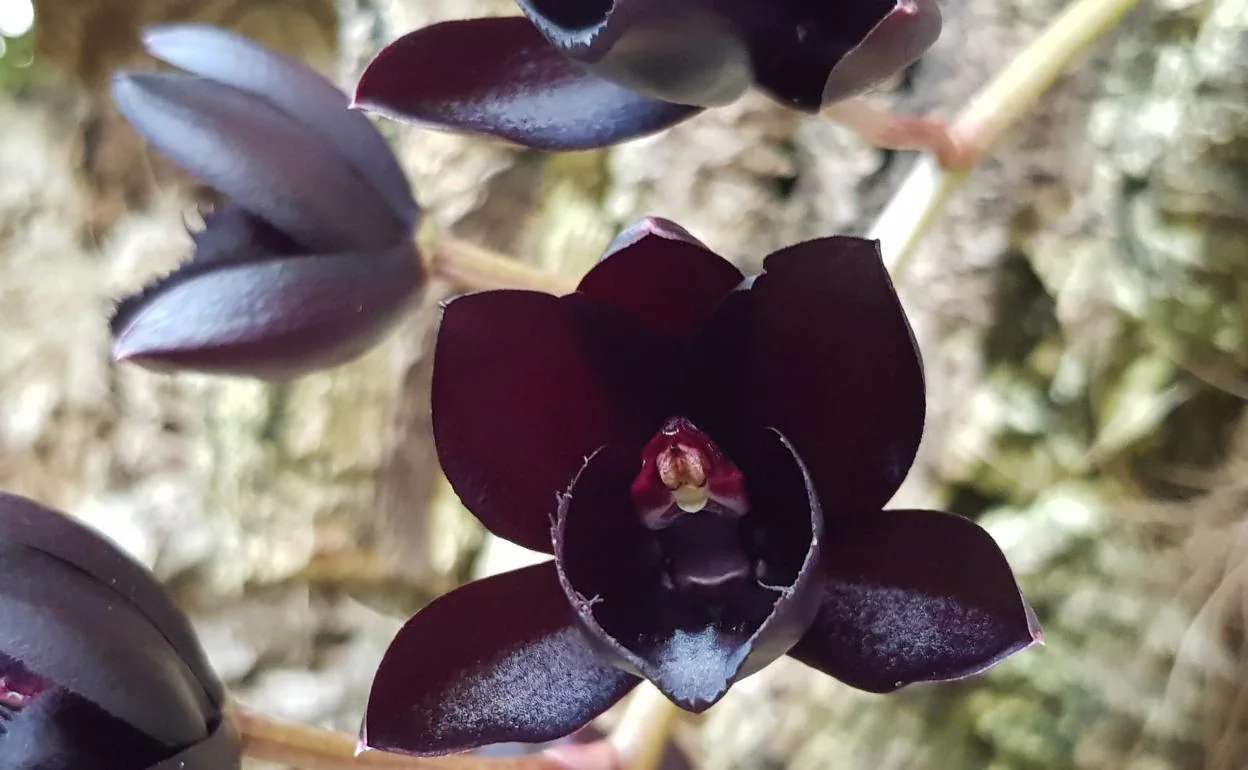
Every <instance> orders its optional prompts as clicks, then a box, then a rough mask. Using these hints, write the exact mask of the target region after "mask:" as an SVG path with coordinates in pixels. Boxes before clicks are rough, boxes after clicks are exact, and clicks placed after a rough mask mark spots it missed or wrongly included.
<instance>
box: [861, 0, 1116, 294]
mask: <svg viewBox="0 0 1248 770" xmlns="http://www.w3.org/2000/svg"><path fill="white" fill-rule="evenodd" d="M1139 2H1140V0H1075V2H1073V3H1072V4H1071V5H1069V6H1068V7H1067V8H1066V10H1064V11H1063V12H1062V14H1061V15H1060V16H1058V17H1057V18H1056V19H1054V20H1053V22H1052V23H1051V24H1050V25H1049V27H1048V28H1047V29H1046V30H1045V31H1044V32H1042V33H1041V34H1040V36H1039V37H1038V38H1036V39H1035V40H1034V41H1032V43H1031V45H1029V46H1027V48H1026V49H1024V50H1023V52H1022V53H1021V54H1019V55H1018V56H1017V57H1016V58H1015V59H1014V60H1013V61H1011V62H1010V63H1009V65H1007V66H1006V68H1005V69H1004V70H1002V71H1001V73H1000V74H999V75H997V77H996V78H994V79H993V80H992V82H990V83H989V84H988V85H987V86H985V87H984V88H983V89H982V90H981V91H980V92H979V93H978V94H976V95H975V97H974V98H972V99H971V101H970V103H969V104H967V106H966V108H965V109H963V110H962V111H961V112H960V113H959V114H958V116H957V118H955V119H954V121H953V124H952V125H951V126H950V129H949V132H950V134H951V137H952V139H953V142H954V143H955V144H956V145H957V146H958V148H959V149H958V152H959V154H960V156H961V157H962V160H963V161H964V163H963V165H966V166H970V165H973V164H974V163H975V162H977V161H978V160H979V159H980V158H981V157H982V156H983V155H984V154H985V153H987V152H988V151H989V150H990V149H991V148H992V146H993V145H994V144H996V142H997V140H998V139H1000V138H1001V135H1002V134H1004V133H1005V131H1006V130H1007V129H1009V128H1011V127H1012V126H1013V125H1014V124H1015V123H1017V122H1018V120H1019V119H1020V118H1021V117H1022V116H1023V115H1024V114H1026V113H1027V111H1028V110H1029V109H1030V108H1031V107H1032V106H1033V105H1034V104H1035V103H1036V100H1037V99H1039V98H1040V95H1041V94H1043V93H1044V92H1045V91H1046V90H1048V88H1049V87H1050V86H1052V85H1053V82H1054V81H1055V80H1057V78H1058V76H1059V75H1060V74H1061V73H1062V72H1063V71H1064V70H1065V69H1066V68H1067V67H1068V66H1070V63H1071V61H1072V60H1073V59H1074V58H1075V57H1076V56H1078V55H1079V54H1081V53H1082V52H1083V51H1084V50H1085V49H1086V48H1087V47H1088V46H1089V45H1091V44H1092V43H1093V42H1094V41H1096V40H1097V39H1098V38H1100V37H1101V36H1102V35H1104V34H1105V33H1106V32H1109V31H1110V30H1111V29H1113V28H1114V26H1115V25H1116V24H1117V23H1118V22H1119V21H1121V20H1122V18H1123V17H1124V16H1126V14H1127V13H1128V12H1130V11H1131V9H1133V8H1134V7H1135V6H1136V5H1138V4H1139ZM966 178H967V172H966V171H946V170H945V169H943V168H941V166H940V164H939V163H938V162H937V161H936V160H935V159H933V158H931V157H923V158H920V159H919V161H918V162H917V163H916V164H915V166H914V168H913V169H912V170H911V171H910V174H909V176H907V177H906V179H905V181H904V182H903V183H902V185H901V187H900V188H898V190H897V193H896V194H895V195H894V196H893V198H892V199H891V200H890V201H889V202H888V205H887V206H885V207H884V211H883V212H882V213H881V214H880V216H879V218H878V219H876V221H875V225H874V226H873V227H872V228H871V230H870V232H868V234H867V237H868V238H873V239H878V240H879V241H880V247H881V249H882V250H883V252H884V260H885V263H886V264H887V265H888V268H889V271H890V272H892V273H893V275H894V276H897V275H898V274H899V272H900V271H902V270H904V269H905V262H906V260H907V258H908V257H909V255H910V253H911V252H912V251H913V249H914V246H915V244H916V243H918V240H919V238H920V237H922V235H923V233H924V232H925V231H926V230H927V226H928V225H929V224H931V222H932V221H933V220H934V219H935V218H936V215H937V214H938V213H939V212H940V210H941V208H942V207H943V206H944V204H945V202H946V201H947V200H948V199H949V196H950V195H951V194H952V193H953V191H954V190H955V189H957V188H958V186H959V185H961V184H962V182H964V181H965V180H966Z"/></svg>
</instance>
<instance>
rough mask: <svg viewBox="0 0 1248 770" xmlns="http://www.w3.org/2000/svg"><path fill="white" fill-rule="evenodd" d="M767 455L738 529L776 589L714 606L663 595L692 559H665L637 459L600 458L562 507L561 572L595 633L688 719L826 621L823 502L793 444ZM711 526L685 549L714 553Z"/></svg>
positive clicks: (752, 468)
mask: <svg viewBox="0 0 1248 770" xmlns="http://www.w3.org/2000/svg"><path fill="white" fill-rule="evenodd" d="M757 447H758V451H757V453H756V454H755V455H754V456H752V457H749V458H748V459H747V460H746V462H744V463H743V466H742V467H743V469H744V470H745V472H746V480H747V484H749V485H750V499H751V504H752V508H751V511H750V513H748V514H747V515H746V516H745V517H744V518H742V519H740V520H739V521H734V522H731V526H732V527H734V528H736V531H737V538H736V543H735V544H736V545H738V546H740V547H742V548H743V549H744V550H745V553H746V554H747V555H748V556H749V557H751V558H762V559H763V560H764V562H765V564H766V568H765V569H763V570H761V571H762V572H763V573H764V577H765V578H766V582H767V586H764V585H761V584H759V583H757V582H755V581H754V580H753V579H752V578H747V579H746V580H744V581H740V582H738V583H734V584H732V585H731V586H728V587H724V588H722V589H716V595H715V596H714V598H713V599H711V600H709V601H708V600H707V598H706V597H703V596H700V595H696V596H695V595H689V594H686V593H683V592H681V591H673V590H671V589H670V588H667V587H664V579H663V572H664V570H665V568H666V566H665V565H666V564H667V563H668V560H671V559H677V560H678V559H680V558H681V557H682V556H684V555H686V554H685V553H682V552H677V551H673V550H668V551H667V552H666V553H665V551H664V548H665V546H664V544H663V542H662V541H659V540H656V537H655V534H654V533H652V532H650V531H649V530H647V529H646V528H645V527H644V526H642V524H641V522H640V521H639V519H638V517H637V514H636V512H635V511H634V510H633V507H632V504H631V502H630V500H629V497H628V484H629V482H630V481H631V479H632V476H633V475H635V474H636V461H635V459H634V458H632V457H631V456H630V453H627V452H618V451H615V450H614V449H610V448H609V449H604V450H602V451H600V452H598V453H597V454H595V455H594V456H593V457H591V458H590V459H589V460H588V461H587V462H586V464H585V467H584V469H583V470H582V471H581V473H580V474H579V475H578V476H577V478H576V481H575V482H574V483H573V485H572V487H571V488H570V489H569V490H568V493H567V494H566V495H565V496H564V497H563V499H562V500H561V502H560V506H559V519H558V522H557V524H556V562H557V564H558V565H559V569H560V578H561V581H562V583H563V587H564V590H565V591H566V592H567V594H568V599H569V600H570V601H571V602H572V604H573V606H575V607H576V609H577V614H578V617H579V618H580V620H581V622H582V624H583V627H584V629H585V632H586V633H587V634H588V635H589V636H590V637H591V638H593V639H594V640H596V642H597V643H598V645H599V647H600V649H601V650H602V653H603V654H604V655H609V656H611V658H612V659H614V660H615V661H616V663H617V665H620V666H622V667H623V668H625V669H627V670H629V671H632V672H635V673H638V674H640V675H642V676H645V677H646V678H647V679H649V680H650V681H652V682H653V683H654V684H655V685H656V686H657V687H658V688H659V690H661V691H662V692H663V694H664V695H666V696H667V697H668V698H670V699H671V700H672V701H673V702H674V703H676V704H677V705H679V706H680V707H682V708H684V709H687V710H691V711H702V710H704V709H706V708H708V707H710V706H711V705H713V704H714V703H715V702H717V701H718V700H719V699H720V698H722V697H723V695H724V694H725V693H726V692H727V691H728V688H729V687H730V686H731V685H732V683H733V682H735V681H737V680H739V679H741V678H742V677H744V676H748V675H749V674H751V673H753V672H755V671H757V670H758V669H760V668H762V667H763V666H765V665H767V664H768V663H770V662H772V661H773V660H775V659H776V658H777V657H779V656H780V655H783V654H784V653H785V652H786V651H788V650H789V648H790V647H791V646H792V645H793V644H794V643H796V641H797V640H798V639H799V638H800V637H801V636H802V635H803V634H804V633H805V631H806V629H807V627H808V626H809V624H810V622H811V620H812V618H813V617H814V615H815V612H816V611H817V610H818V606H819V605H818V601H819V593H818V591H819V586H820V580H819V577H820V572H819V568H818V563H819V558H820V557H819V554H820V533H821V527H822V514H821V512H820V511H819V503H818V500H817V499H816V498H815V496H814V492H813V488H812V487H811V485H810V480H809V477H808V476H806V474H805V471H804V469H803V468H802V465H801V461H800V460H799V459H798V458H797V457H796V456H795V455H794V454H793V453H792V451H791V448H790V447H789V446H788V444H787V442H785V441H784V439H783V438H782V437H780V436H779V435H778V434H775V433H774V432H768V433H767V434H766V435H765V436H764V437H762V438H761V439H760V440H759V442H758V444H757ZM697 515H699V514H694V516H697ZM706 516H709V517H711V518H710V519H703V520H701V521H699V520H696V519H691V521H692V523H693V527H695V528H699V529H697V530H690V532H689V534H690V535H692V536H694V537H693V538H682V539H684V540H685V541H686V542H685V543H682V544H681V545H698V541H699V540H700V541H701V544H702V545H705V543H706V542H707V538H705V537H702V538H698V537H696V536H697V535H699V534H712V535H714V536H715V539H716V540H720V539H721V538H722V537H723V534H724V533H723V531H722V524H721V522H720V521H718V520H717V517H715V515H714V514H706ZM707 525H709V526H710V527H711V529H706V527H707Z"/></svg>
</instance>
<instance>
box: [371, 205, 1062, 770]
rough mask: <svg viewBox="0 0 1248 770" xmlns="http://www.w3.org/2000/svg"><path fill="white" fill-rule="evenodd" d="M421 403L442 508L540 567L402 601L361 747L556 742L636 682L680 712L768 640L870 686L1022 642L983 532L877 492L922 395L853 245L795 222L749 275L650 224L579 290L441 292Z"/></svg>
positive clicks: (921, 407)
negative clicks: (466, 515)
mask: <svg viewBox="0 0 1248 770" xmlns="http://www.w3.org/2000/svg"><path fill="white" fill-rule="evenodd" d="M432 398H433V429H434V437H435V441H436V444H437V451H438V457H439V459H440V461H441V463H442V467H443V468H444V470H445V472H446V475H447V477H448V478H449V480H450V482H451V484H452V486H453V487H454V489H455V491H456V492H457V494H458V495H459V497H460V499H461V500H462V501H463V503H464V504H465V505H466V506H467V507H468V509H469V510H470V511H472V512H473V513H474V514H475V515H476V516H477V518H478V519H480V521H481V522H482V523H483V524H484V525H485V526H486V527H487V528H489V529H490V530H491V531H492V532H494V533H495V534H496V535H498V536H500V537H503V538H506V539H507V540H510V541H512V542H515V543H518V544H520V545H522V546H525V547H527V548H531V549H535V550H538V551H542V552H545V553H550V554H553V555H554V560H553V561H549V562H546V563H543V564H539V565H537V566H532V567H528V568H525V569H520V570H516V571H513V572H509V573H504V574H501V575H498V576H495V577H491V578H487V579H484V580H479V581H476V582H473V583H469V584H467V585H465V586H463V587H461V588H459V589H457V590H455V591H453V592H451V593H449V594H447V595H445V596H443V597H441V598H439V599H437V600H436V601H434V602H433V603H432V604H430V605H429V606H428V607H426V608H425V609H424V610H422V611H421V612H419V613H418V614H416V615H415V616H414V617H413V618H412V619H411V620H410V621H409V622H408V623H407V625H406V626H405V627H404V628H403V630H402V631H401V632H400V633H399V635H398V636H397V637H396V639H395V640H394V642H393V643H392V644H391V647H390V649H389V651H388V652H387V654H386V656H385V659H384V660H383V662H382V664H381V666H380V668H379V670H378V673H377V676H376V678H375V680H374V682H373V689H372V694H371V697H370V701H369V706H368V712H367V716H366V719H365V724H364V730H363V735H362V742H363V743H364V744H365V745H367V746H370V747H374V748H379V749H386V750H391V751H400V752H408V753H414V754H438V753H445V752H452V751H460V750H464V749H467V748H471V747H474V746H479V745H483V744H489V743H495V742H500V741H534V742H536V741H544V740H550V739H551V738H554V737H557V736H560V735H564V734H567V733H569V732H571V731H573V730H575V729H577V728H578V727H580V726H581V725H584V724H585V723H586V722H588V721H589V720H590V719H592V718H593V717H594V716H596V715H597V714H599V713H601V712H602V711H603V710H605V709H606V708H608V707H609V706H610V705H612V704H613V703H615V702H616V701H617V700H618V699H619V698H621V697H622V696H623V695H624V694H625V693H626V692H628V691H629V690H630V689H631V688H632V687H633V686H634V685H636V684H637V683H638V682H639V681H640V678H642V677H644V678H645V679H648V680H650V681H651V682H653V683H654V684H655V685H656V686H657V687H658V688H659V689H660V690H661V691H662V692H663V693H664V694H665V695H666V696H667V697H668V698H669V699H671V700H672V701H673V702H674V703H676V704H677V705H679V706H681V707H683V708H685V709H688V710H691V711H701V710H703V709H705V708H707V707H709V706H710V705H712V704H713V703H715V702H716V701H718V700H719V699H720V698H721V697H723V695H724V693H725V692H727V690H728V688H729V687H730V686H731V685H732V684H733V683H734V682H736V681H737V680H739V679H741V678H742V677H745V676H748V675H750V674H751V673H753V672H755V671H758V670H759V669H760V668H762V667H763V666H766V665H767V664H769V663H771V662H772V661H774V660H776V659H777V658H778V657H780V656H782V655H784V654H786V653H787V654H789V655H791V656H792V657H794V658H796V659H798V660H800V661H802V662H803V663H806V664H807V665H809V666H811V667H813V668H815V669H818V670H819V671H822V672H824V673H826V674H829V675H831V676H833V677H836V678H837V679H839V680H841V681H842V682H845V683H846V684H849V685H851V686H853V687H856V688H859V689H862V690H867V691H870V692H880V693H883V692H889V691H891V690H895V689H897V688H899V687H903V686H905V685H908V684H911V683H914V682H930V681H940V680H949V679H958V678H961V677H965V676H969V675H972V674H976V673H979V672H982V671H984V670H986V669H988V668H989V667H991V666H993V665H994V664H996V663H998V662H1000V661H1001V660H1003V659H1004V658H1005V657H1007V656H1008V655H1010V654H1012V653H1014V652H1016V651H1018V650H1021V649H1023V648H1025V647H1027V646H1029V645H1031V644H1033V643H1035V642H1037V641H1038V640H1039V639H1040V630H1039V626H1038V624H1037V622H1036V619H1035V617H1034V615H1033V613H1032V611H1031V609H1030V607H1029V606H1028V605H1027V603H1026V601H1025V600H1024V599H1023V597H1022V596H1021V594H1020V592H1019V589H1018V586H1017V584H1016V583H1015V580H1014V577H1013V574H1012V573H1011V571H1010V568H1009V565H1008V564H1007V563H1006V560H1005V557H1004V556H1003V555H1002V553H1001V551H1000V550H999V549H998V547H997V546H996V544H995V543H994V542H993V540H992V538H991V537H990V536H989V535H988V534H987V533H986V532H985V531H984V530H982V529H981V528H980V527H979V526H977V525H976V524H974V523H973V522H971V521H969V520H967V519H964V518H961V517H959V516H954V515H951V514H948V513H941V512H937V511H929V510H882V509H883V506H884V505H885V504H886V503H887V502H888V500H889V499H890V498H891V497H892V496H893V494H894V493H895V492H896V490H897V488H898V486H899V485H900V483H901V481H902V480H903V478H904V477H905V476H906V474H907V472H908V471H909V468H910V465H911V463H912V462H913V460H914V457H915V453H916V451H917V449H918V445H919V439H920V436H921V434H922V430H923V419H924V411H925V399H924V386H923V374H922V367H921V364H920V361H919V357H918V353H917V351H916V349H915V344H914V340H913V338H912V336H911V333H910V328H909V325H908V323H907V321H906V318H905V315H904V313H903V311H902V309H901V305H900V303H899V302H898V299H897V295H896V293H895V292H894V290H893V287H892V284H891V282H890V280H889V278H888V274H887V272H886V271H885V269H884V266H883V263H882V261H881V259H880V255H879V251H878V248H877V245H876V244H875V243H874V242H871V241H866V240H861V239H857V238H845V237H838V238H823V239H819V240H813V241H807V242H805V243H801V244H798V245H796V246H792V247H790V248H787V249H783V250H781V251H779V252H777V253H775V254H772V255H770V256H769V257H767V259H766V261H765V262H764V269H763V271H762V272H761V273H759V274H758V275H756V276H753V277H749V278H747V277H745V276H743V275H742V274H741V273H740V272H739V271H738V270H737V269H736V268H735V267H734V266H733V265H732V264H730V263H729V262H727V261H726V260H724V259H722V258H721V257H719V256H717V255H716V254H714V253H713V252H711V251H709V250H708V249H707V248H706V247H705V246H703V245H702V244H701V243H699V242H698V241H697V240H695V239H694V238H693V237H692V236H690V235H689V234H688V233H687V232H685V231H684V230H682V229H680V228H679V227H678V226H676V225H674V224H672V223H670V222H665V221H662V220H655V219H650V220H644V221H643V222H641V223H640V224H639V225H637V226H635V227H633V228H631V229H630V230H628V231H626V232H625V233H624V234H623V235H621V236H620V237H619V238H618V239H617V240H616V242H615V244H614V245H613V246H612V247H611V249H610V250H609V251H608V254H607V256H606V257H604V259H603V261H602V262H600V263H599V264H598V265H597V266H596V267H595V268H594V269H593V270H591V271H590V272H589V273H588V274H587V275H586V276H585V278H584V279H583V280H582V281H581V283H580V285H579V287H578V290H577V291H576V292H575V293H573V294H570V295H567V296H564V297H556V296H551V295H548V294H542V293H537V292H529V291H489V292H482V293H478V294H471V295H466V296H463V297H460V298H458V299H455V300H452V301H451V302H450V303H449V304H448V305H447V307H446V311H445V314H444V317H443V320H442V325H441V328H440V331H439V334H438V341H437V347H436V350H435V357H434V372H433V396H432Z"/></svg>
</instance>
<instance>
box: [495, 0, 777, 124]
mask: <svg viewBox="0 0 1248 770" xmlns="http://www.w3.org/2000/svg"><path fill="white" fill-rule="evenodd" d="M517 2H519V4H520V7H521V8H522V9H523V10H524V12H525V14H526V15H528V17H529V18H530V19H532V21H533V23H534V25H536V26H537V28H538V29H539V30H540V31H541V32H542V34H543V35H545V36H546V38H547V39H548V40H549V41H550V42H551V43H552V44H554V45H555V46H556V47H557V48H558V49H559V50H560V51H561V52H563V54H564V55H565V56H569V57H571V58H573V59H575V60H576V61H578V62H580V63H581V64H582V65H584V66H586V67H587V68H588V69H589V70H590V71H592V72H594V73H595V74H597V75H599V76H601V77H604V78H606V79H608V80H611V81H614V82H616V83H619V84H621V85H623V86H625V87H627V88H630V89H633V90H635V91H638V92H640V93H643V94H647V95H649V96H652V97H654V98H656V99H662V100H664V101H668V102H675V103H677V104H697V105H701V106H703V107H714V106H718V105H723V104H727V103H729V102H732V101H734V100H736V99H737V98H738V97H739V96H741V95H742V94H743V93H745V91H746V89H747V88H749V87H750V80H751V71H750V52H749V49H748V47H747V44H746V40H745V39H744V38H743V37H742V36H741V34H740V33H739V32H738V28H737V26H736V25H735V24H734V23H733V19H732V18H730V17H729V16H726V15H725V14H724V10H723V9H722V8H721V7H718V6H719V5H721V4H714V3H706V2H701V1H700V0H692V1H691V0H517ZM775 2H776V0H768V4H774V3H775Z"/></svg>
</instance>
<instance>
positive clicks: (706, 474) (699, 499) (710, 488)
mask: <svg viewBox="0 0 1248 770" xmlns="http://www.w3.org/2000/svg"><path fill="white" fill-rule="evenodd" d="M630 494H631V495H632V498H633V506H634V507H635V508H636V510H637V515H638V517H639V518H640V519H641V521H642V523H643V524H644V525H645V526H646V528H648V529H651V530H654V531H658V530H662V529H666V528H667V527H669V526H671V525H672V524H673V523H675V521H676V520H677V519H679V518H681V517H682V516H684V515H686V514H694V513H702V512H704V511H705V512H707V513H711V514H715V515H719V516H724V517H727V518H730V519H737V518H740V517H741V516H744V515H745V514H746V513H748V512H749V510H750V506H749V500H748V498H747V497H746V494H745V478H744V476H743V475H742V473H741V471H740V470H739V469H738V468H737V466H736V465H735V464H734V463H733V462H732V461H731V460H729V459H728V457H727V456H726V455H725V454H724V453H723V452H722V451H720V449H719V447H718V446H717V445H716V444H715V442H714V441H713V440H712V439H711V438H710V437H709V436H707V435H706V434H705V433H703V432H702V431H700V430H698V428H697V426H695V425H694V424H693V423H692V422H691V421H690V420H688V419H687V418H684V417H670V418H668V419H667V420H666V421H664V423H663V427H662V428H661V429H660V430H659V432H658V433H656V434H655V436H654V438H652V439H650V441H649V443H647V444H646V446H645V448H643V449H642V451H641V471H640V472H639V473H638V475H637V478H636V480H634V481H633V484H632V486H631V488H630Z"/></svg>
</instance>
